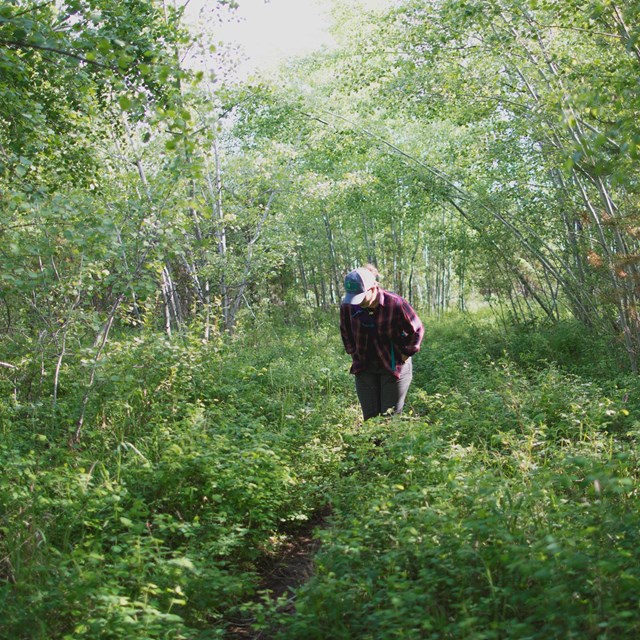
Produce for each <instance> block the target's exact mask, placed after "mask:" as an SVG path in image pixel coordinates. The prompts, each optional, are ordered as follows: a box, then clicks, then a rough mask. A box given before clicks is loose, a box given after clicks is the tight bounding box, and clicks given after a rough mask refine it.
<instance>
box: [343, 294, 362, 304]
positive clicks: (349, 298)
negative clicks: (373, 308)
mask: <svg viewBox="0 0 640 640" xmlns="http://www.w3.org/2000/svg"><path fill="white" fill-rule="evenodd" d="M366 296H367V292H366V291H364V292H363V293H347V295H346V296H345V297H344V298H342V302H343V304H360V303H361V302H362V301H363V300H364V299H365V298H366Z"/></svg>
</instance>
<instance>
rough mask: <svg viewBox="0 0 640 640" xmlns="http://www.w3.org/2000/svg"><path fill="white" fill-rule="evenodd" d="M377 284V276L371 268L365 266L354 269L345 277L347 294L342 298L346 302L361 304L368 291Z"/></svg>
mask: <svg viewBox="0 0 640 640" xmlns="http://www.w3.org/2000/svg"><path fill="white" fill-rule="evenodd" d="M375 284H376V277H375V276H374V275H373V273H371V271H369V269H365V268H364V267H360V268H358V269H354V270H353V271H351V272H349V273H348V274H347V275H346V277H345V279H344V288H345V289H346V291H347V295H346V296H345V297H344V298H342V302H343V303H344V304H360V303H361V302H362V301H363V300H364V297H365V296H366V295H367V291H369V289H371V287H373V286H375Z"/></svg>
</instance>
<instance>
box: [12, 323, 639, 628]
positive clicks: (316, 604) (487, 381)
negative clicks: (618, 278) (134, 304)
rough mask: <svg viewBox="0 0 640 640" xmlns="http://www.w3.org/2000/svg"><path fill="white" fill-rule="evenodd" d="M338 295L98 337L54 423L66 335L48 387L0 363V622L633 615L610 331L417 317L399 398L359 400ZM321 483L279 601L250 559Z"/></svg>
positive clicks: (631, 467) (627, 456) (596, 619)
mask: <svg viewBox="0 0 640 640" xmlns="http://www.w3.org/2000/svg"><path fill="white" fill-rule="evenodd" d="M335 316H336V314H332V315H331V316H329V317H328V318H327V317H325V318H323V317H320V316H315V315H313V314H307V315H304V316H300V317H299V318H297V320H298V322H296V323H294V322H292V321H291V319H288V321H287V322H280V321H277V320H274V319H269V318H268V317H266V316H264V317H258V318H256V319H255V321H254V324H253V326H245V327H244V329H243V331H241V332H240V333H239V334H238V335H237V336H236V337H235V338H225V339H222V338H221V339H219V340H216V341H215V342H212V343H209V344H206V345H203V344H202V343H201V342H200V341H199V340H198V339H196V337H195V336H190V335H188V334H187V335H184V336H181V337H180V338H177V339H174V340H173V341H169V340H167V339H166V338H165V337H163V336H161V335H156V334H150V333H147V334H145V333H140V334H132V335H122V336H120V337H119V338H118V340H117V341H115V342H113V343H112V344H111V345H110V349H109V351H108V354H107V357H106V358H105V360H104V363H103V364H102V365H101V367H100V369H99V371H98V373H97V378H96V390H95V392H94V393H93V394H92V396H91V398H90V401H89V404H88V406H87V414H86V422H85V426H84V428H83V429H84V430H83V433H82V440H81V442H80V444H79V445H78V446H74V447H70V446H69V444H68V442H69V435H70V434H71V433H73V431H74V429H75V426H76V424H75V421H76V419H77V415H78V410H79V407H80V405H81V402H82V395H83V392H84V388H85V384H84V383H85V380H86V378H85V376H86V371H85V370H84V365H83V362H82V358H81V357H79V356H78V357H77V358H74V357H70V358H69V361H68V362H69V364H68V366H67V367H66V368H65V369H64V371H63V377H62V380H61V384H60V387H59V397H58V401H57V405H56V407H55V409H54V408H53V403H52V402H51V398H48V397H46V396H40V397H33V394H32V396H29V394H27V393H26V392H25V390H24V389H20V388H18V389H17V390H16V391H17V393H15V395H14V393H13V385H14V380H13V379H12V380H11V381H4V382H3V381H2V380H0V384H5V386H6V385H8V386H7V388H9V387H11V390H12V393H11V394H7V395H5V396H3V399H2V400H0V428H1V429H2V442H1V443H0V463H1V464H2V467H3V471H4V472H3V474H2V476H0V579H1V582H0V610H1V611H2V618H1V619H0V637H2V638H7V639H9V638H11V639H20V638H24V639H27V638H29V639H32V638H33V639H43V640H44V639H45V638H46V639H57V638H60V639H66V638H74V639H75V638H87V639H89V638H91V639H93V638H114V639H120V638H140V639H142V638H145V639H155V638H158V639H160V638H163V639H164V638H176V639H179V638H194V639H196V638H197V639H204V638H215V637H219V638H223V637H226V636H228V630H229V628H231V627H232V626H234V625H236V626H237V625H238V624H245V625H246V624H249V623H250V622H251V621H252V620H253V621H258V620H259V621H260V624H262V625H263V627H264V626H265V625H269V624H272V625H274V626H275V627H276V628H278V629H279V631H278V634H279V635H280V636H281V637H282V638H291V639H293V638H295V639H298V638H332V639H333V638H337V639H339V638H345V639H346V638H380V639H382V638H385V639H386V638H474V639H475V638H507V637H510V638H511V637H513V638H570V637H575V638H621V637H629V638H631V637H635V636H636V635H637V633H638V631H640V630H639V629H638V620H639V619H640V618H639V617H638V615H637V614H638V611H637V596H638V588H639V586H640V585H639V580H640V570H638V567H640V562H639V560H640V558H638V554H639V553H640V552H638V549H639V548H640V546H639V545H638V542H639V540H638V536H639V534H638V531H640V526H639V525H640V516H638V513H640V511H639V510H638V508H637V507H638V504H637V499H638V453H637V451H638V446H637V445H638V438H639V437H640V422H639V414H638V398H639V395H640V394H638V390H639V389H638V382H637V379H636V378H635V377H632V376H628V375H626V374H624V373H621V372H619V370H618V369H617V365H616V360H615V357H613V356H612V355H611V350H610V349H609V348H608V345H604V346H601V345H599V344H598V343H597V341H594V340H587V339H586V337H585V336H584V335H583V334H581V333H580V332H578V331H577V330H576V329H575V327H574V326H573V325H570V324H565V325H562V326H560V327H558V328H556V329H555V330H552V329H550V328H543V327H540V328H537V329H536V330H534V331H532V332H529V333H525V332H523V331H521V330H515V329H514V331H513V333H505V332H504V330H497V329H496V328H495V327H494V326H493V325H492V324H491V323H490V322H488V321H486V320H481V321H480V320H478V321H473V320H470V319H466V318H460V317H458V318H452V319H449V320H445V321H440V322H438V323H431V322H428V323H427V327H428V328H427V337H426V340H425V346H424V348H423V351H422V352H421V353H420V354H419V355H418V356H417V357H416V358H415V380H414V384H413V386H412V388H411V390H410V392H409V398H408V405H407V409H406V413H405V415H404V416H402V417H401V418H396V419H391V420H389V419H382V418H380V419H375V420H372V421H369V422H367V423H365V424H362V422H361V419H360V413H359V409H358V406H357V402H356V398H355V393H354V390H353V381H352V380H351V378H350V376H349V375H348V373H347V370H348V358H347V357H346V356H345V355H344V354H343V353H342V349H341V344H340V339H339V335H338V330H337V326H336V323H337V318H336V317H335ZM596 358H597V361H598V363H599V364H598V366H597V367H595V366H594V367H592V366H591V363H594V362H595V361H596ZM3 388H4V387H3ZM326 505H331V507H332V513H333V515H332V518H331V520H330V523H329V526H328V527H326V528H325V529H324V530H323V531H322V533H321V536H322V541H323V545H322V549H321V551H320V553H319V554H318V556H317V561H316V574H315V577H314V578H313V579H312V580H311V581H310V582H309V583H308V584H307V585H306V586H304V587H303V588H302V589H300V590H299V592H298V593H297V595H296V610H297V612H296V615H295V616H293V617H292V616H289V615H283V614H282V613H281V612H278V610H277V608H276V607H271V606H269V605H268V604H267V602H266V601H265V600H264V599H263V598H262V597H261V594H260V593H259V591H260V588H261V576H260V567H261V566H263V564H264V560H265V558H268V557H270V556H272V555H274V554H277V553H278V552H279V549H280V548H281V546H282V545H283V544H284V543H285V542H286V541H287V539H290V538H291V537H294V536H295V535H296V532H297V530H298V528H299V527H300V525H301V524H303V523H305V522H306V521H308V519H309V518H311V517H312V516H313V514H314V513H315V512H316V511H317V510H319V509H320V508H322V507H324V506H326ZM273 633H275V632H273Z"/></svg>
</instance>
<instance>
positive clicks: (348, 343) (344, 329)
mask: <svg viewBox="0 0 640 640" xmlns="http://www.w3.org/2000/svg"><path fill="white" fill-rule="evenodd" d="M349 307H350V305H348V304H343V305H341V306H340V334H341V335H342V342H343V343H344V350H345V351H346V352H347V353H349V354H351V355H353V354H354V353H355V352H356V341H355V338H354V337H353V331H352V330H351V310H350V309H349Z"/></svg>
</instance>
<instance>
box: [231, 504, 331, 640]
mask: <svg viewBox="0 0 640 640" xmlns="http://www.w3.org/2000/svg"><path fill="white" fill-rule="evenodd" d="M330 513H331V508H330V507H329V506H326V507H324V508H323V509H322V510H320V511H318V512H317V513H315V514H314V515H313V516H312V517H311V518H310V519H309V520H308V521H307V522H306V523H305V525H304V526H303V527H301V528H300V529H299V530H298V531H296V533H295V536H292V537H291V539H290V540H287V542H286V543H284V544H283V546H282V548H281V549H280V551H279V553H278V555H277V556H276V557H274V558H272V559H269V560H267V561H265V563H264V565H263V566H262V567H261V568H260V575H261V576H262V580H261V581H260V585H259V587H258V591H261V592H264V591H269V592H270V593H271V599H272V600H273V601H275V600H277V599H279V598H281V597H282V596H288V597H287V601H286V604H285V605H284V606H283V607H281V608H280V609H279V611H280V612H281V613H285V614H288V615H295V595H294V593H293V590H294V589H296V588H297V587H300V586H301V585H303V584H304V583H305V582H307V581H308V580H309V579H310V578H311V576H312V575H313V558H314V556H315V554H316V552H317V551H318V549H319V547H320V541H319V540H318V539H317V538H315V537H314V535H313V534H314V531H315V530H317V529H318V528H321V527H324V526H325V523H326V520H327V518H328V517H329V515H330ZM252 622H253V621H252V620H245V621H242V622H238V623H236V624H234V625H231V626H230V627H229V629H228V631H227V638H228V640H269V638H270V637H271V635H272V633H273V631H274V630H272V631H254V630H253V629H252V628H251V625H252Z"/></svg>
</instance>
